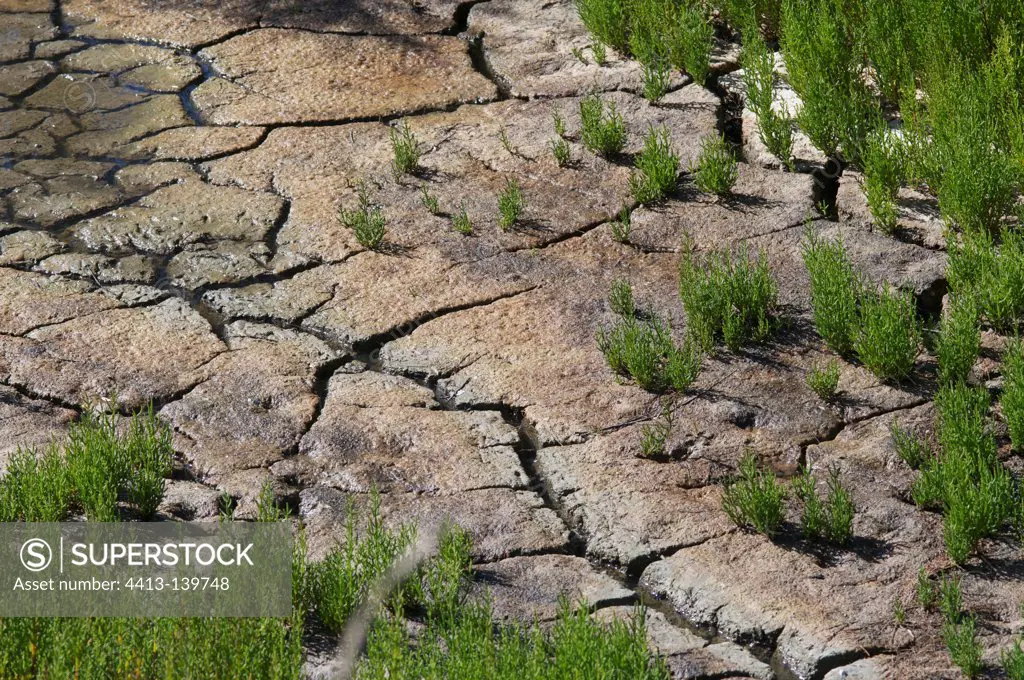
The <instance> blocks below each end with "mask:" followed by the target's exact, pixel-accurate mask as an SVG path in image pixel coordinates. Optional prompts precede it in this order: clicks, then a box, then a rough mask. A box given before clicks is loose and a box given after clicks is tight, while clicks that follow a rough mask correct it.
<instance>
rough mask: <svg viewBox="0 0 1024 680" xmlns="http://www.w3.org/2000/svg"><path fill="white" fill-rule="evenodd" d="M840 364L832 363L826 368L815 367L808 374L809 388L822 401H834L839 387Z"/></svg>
mask: <svg viewBox="0 0 1024 680" xmlns="http://www.w3.org/2000/svg"><path fill="white" fill-rule="evenodd" d="M839 372H840V371H839V362H838V361H830V362H828V363H827V364H826V365H825V367H824V368H822V367H821V366H814V367H812V368H811V370H810V372H809V373H808V374H807V386H808V387H810V388H811V391H813V392H814V393H815V394H817V395H818V398H819V399H821V400H822V401H832V400H833V399H835V397H836V389H837V388H838V387H839Z"/></svg>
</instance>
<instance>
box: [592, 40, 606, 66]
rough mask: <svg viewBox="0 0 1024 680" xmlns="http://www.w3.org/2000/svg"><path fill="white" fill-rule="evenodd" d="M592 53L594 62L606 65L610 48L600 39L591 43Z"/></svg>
mask: <svg viewBox="0 0 1024 680" xmlns="http://www.w3.org/2000/svg"><path fill="white" fill-rule="evenodd" d="M590 53H591V54H592V55H593V56H594V63H595V64H597V65H598V66H604V65H605V63H606V62H607V61H608V50H607V49H606V48H605V46H604V43H603V42H601V41H600V40H595V41H594V42H592V43H590Z"/></svg>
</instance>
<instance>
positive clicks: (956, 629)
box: [942, 615, 983, 678]
mask: <svg viewBox="0 0 1024 680" xmlns="http://www.w3.org/2000/svg"><path fill="white" fill-rule="evenodd" d="M942 639H943V641H944V642H945V643H946V648H947V649H948V650H949V656H950V658H951V659H952V660H953V663H954V664H955V665H956V667H957V668H959V669H960V671H961V672H962V673H963V674H964V676H966V677H967V678H976V677H978V675H979V674H980V673H981V669H982V663H981V655H982V652H983V650H982V647H981V642H979V641H978V633H977V623H976V621H975V618H974V616H973V615H971V616H963V617H961V618H960V620H959V621H958V622H953V621H946V622H944V623H943V624H942Z"/></svg>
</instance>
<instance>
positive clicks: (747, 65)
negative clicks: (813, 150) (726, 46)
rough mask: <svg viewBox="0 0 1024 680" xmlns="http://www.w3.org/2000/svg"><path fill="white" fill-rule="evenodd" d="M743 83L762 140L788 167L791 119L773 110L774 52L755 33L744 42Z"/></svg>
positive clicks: (789, 165)
mask: <svg viewBox="0 0 1024 680" xmlns="http://www.w3.org/2000/svg"><path fill="white" fill-rule="evenodd" d="M741 60H742V62H743V82H744V84H745V86H746V90H747V106H749V107H750V110H751V111H753V112H754V115H756V116H757V132H758V136H759V137H760V138H761V143H762V144H764V145H765V147H766V148H767V149H768V151H769V152H770V153H771V154H772V155H773V156H775V157H776V158H778V159H779V160H780V161H782V163H783V165H785V166H786V167H787V168H789V169H790V170H793V169H794V164H793V120H792V118H790V116H789V113H788V112H786V111H784V112H783V113H778V112H777V111H776V110H775V106H774V101H775V87H776V84H777V82H778V75H777V74H776V73H775V55H774V54H773V53H772V51H771V50H769V49H768V46H767V45H765V43H764V41H763V40H761V39H760V37H758V36H756V35H755V36H749V38H747V39H746V40H744V43H743V51H742V54H741Z"/></svg>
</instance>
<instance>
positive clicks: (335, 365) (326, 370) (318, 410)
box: [284, 354, 351, 517]
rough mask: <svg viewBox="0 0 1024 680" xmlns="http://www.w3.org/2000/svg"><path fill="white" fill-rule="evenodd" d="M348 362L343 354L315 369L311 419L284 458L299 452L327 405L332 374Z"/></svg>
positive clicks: (349, 358) (347, 356)
mask: <svg viewBox="0 0 1024 680" xmlns="http://www.w3.org/2000/svg"><path fill="white" fill-rule="evenodd" d="M349 361H351V357H350V356H349V355H347V354H343V355H341V356H339V357H338V358H336V359H331V360H330V361H326V362H324V363H323V364H322V365H321V366H320V368H318V369H317V371H316V374H315V375H314V377H313V393H314V394H315V395H316V407H315V408H314V409H313V417H311V418H310V419H309V425H308V426H307V427H306V429H305V431H304V432H303V433H302V437H297V438H296V439H295V444H294V446H292V447H291V448H290V449H289V450H287V451H285V452H284V457H285V458H289V457H291V456H294V455H296V454H297V453H298V452H299V444H300V443H301V442H302V439H303V438H304V437H305V436H306V435H307V434H309V431H310V430H311V429H313V426H314V425H316V423H317V421H318V420H320V415H321V414H322V413H323V412H324V406H326V405H327V393H328V388H329V387H330V384H331V378H332V377H334V374H335V373H336V372H337V371H338V369H339V368H341V367H342V366H344V365H345V364H346V363H348V362H349ZM296 509H297V508H296ZM297 516H298V514H297V513H296V517H297Z"/></svg>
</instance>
